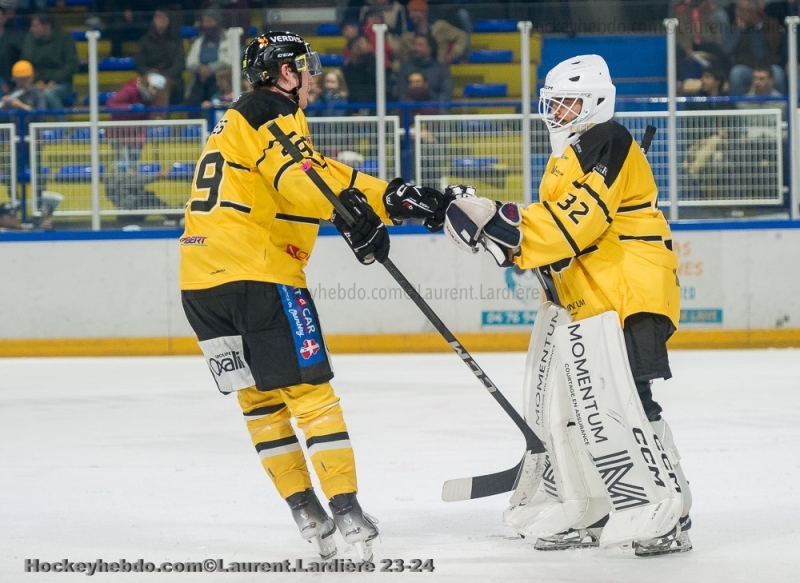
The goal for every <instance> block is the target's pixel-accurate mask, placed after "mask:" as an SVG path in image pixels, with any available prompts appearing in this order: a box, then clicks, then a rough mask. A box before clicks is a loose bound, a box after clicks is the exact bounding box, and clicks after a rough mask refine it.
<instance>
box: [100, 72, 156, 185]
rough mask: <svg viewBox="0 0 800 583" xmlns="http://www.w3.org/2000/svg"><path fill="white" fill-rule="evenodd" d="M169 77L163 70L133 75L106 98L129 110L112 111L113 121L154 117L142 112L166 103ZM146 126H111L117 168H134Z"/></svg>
mask: <svg viewBox="0 0 800 583" xmlns="http://www.w3.org/2000/svg"><path fill="white" fill-rule="evenodd" d="M166 88H167V79H166V77H164V75H162V74H161V73H158V72H156V71H150V72H148V73H145V74H144V75H140V76H139V77H137V78H135V79H131V80H130V81H128V82H127V83H125V84H124V85H123V86H122V87H120V88H119V91H117V92H116V93H115V94H114V95H112V96H111V97H110V98H109V100H108V101H107V102H106V107H108V108H110V109H121V110H127V112H126V113H113V114H111V120H112V121H138V120H144V119H150V117H151V116H150V114H147V113H144V112H142V110H143V109H145V108H146V107H153V106H158V105H164V104H165V103H166V101H167V90H166ZM146 135H147V132H146V129H145V127H144V126H142V125H132V126H121V127H109V128H107V129H106V137H107V138H108V139H109V141H110V142H111V144H113V146H114V155H115V157H116V162H117V172H119V173H125V172H132V171H134V166H135V164H136V163H137V162H138V161H139V157H140V155H141V153H142V146H144V141H145V137H146Z"/></svg>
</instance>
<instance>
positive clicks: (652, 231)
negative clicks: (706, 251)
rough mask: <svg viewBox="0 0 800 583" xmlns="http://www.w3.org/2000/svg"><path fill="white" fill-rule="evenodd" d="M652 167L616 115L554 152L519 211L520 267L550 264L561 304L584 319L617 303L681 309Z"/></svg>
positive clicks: (631, 310)
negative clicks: (535, 197) (535, 195)
mask: <svg viewBox="0 0 800 583" xmlns="http://www.w3.org/2000/svg"><path fill="white" fill-rule="evenodd" d="M657 196H658V189H657V187H656V184H655V180H654V179H653V172H652V170H651V169H650V165H649V164H648V162H647V159H646V158H645V155H644V154H643V153H642V151H641V149H640V148H639V146H638V145H637V144H636V142H635V141H634V140H633V138H632V136H631V134H630V133H629V132H628V130H627V129H625V128H624V127H623V126H621V125H619V124H618V123H616V122H614V121H609V122H605V123H601V124H598V125H596V126H594V127H592V128H590V129H589V130H587V131H586V132H585V133H584V134H583V135H581V136H580V138H579V139H578V140H577V141H576V142H575V143H573V145H572V146H571V147H569V148H567V150H566V151H565V153H564V154H563V155H562V156H560V157H555V156H551V157H550V160H549V161H548V164H547V168H546V169H545V173H544V176H543V177H542V182H541V185H540V187H539V202H538V203H534V204H532V205H530V206H528V207H527V208H526V209H524V210H523V211H522V225H521V228H522V231H523V240H522V253H521V254H520V255H519V256H518V257H517V258H516V259H515V262H516V263H517V265H519V266H520V267H521V268H523V269H530V268H534V267H542V266H547V265H550V266H551V271H552V274H553V279H554V281H555V285H556V291H557V292H558V296H559V300H560V302H561V304H562V305H563V306H564V307H566V308H567V309H569V311H570V313H571V314H572V317H573V319H575V320H581V319H583V318H588V317H591V316H595V315H597V314H599V313H602V312H605V311H608V310H616V311H617V312H618V313H619V315H620V320H621V322H622V321H624V320H625V318H627V317H628V316H629V315H631V314H635V313H638V312H652V313H655V314H663V315H665V316H667V317H668V318H669V319H670V320H672V322H673V324H675V326H676V327H677V325H678V319H679V316H680V286H679V284H678V276H677V268H678V259H677V256H676V255H675V253H673V251H672V240H671V234H670V229H669V225H668V224H667V221H666V219H665V218H664V215H663V214H662V213H661V211H660V210H658V208H657V205H656V199H657Z"/></svg>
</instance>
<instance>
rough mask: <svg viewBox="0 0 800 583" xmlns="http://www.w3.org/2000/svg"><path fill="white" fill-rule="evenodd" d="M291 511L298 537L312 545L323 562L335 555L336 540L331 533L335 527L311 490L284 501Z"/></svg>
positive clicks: (293, 495)
mask: <svg viewBox="0 0 800 583" xmlns="http://www.w3.org/2000/svg"><path fill="white" fill-rule="evenodd" d="M286 502H288V503H289V508H291V510H292V517H293V518H294V521H295V522H296V523H297V527H298V528H299V529H300V536H302V537H303V538H304V539H305V540H307V541H308V542H310V543H311V544H312V545H314V549H315V550H316V551H317V552H318V553H319V556H320V557H322V559H323V560H328V559H330V558H331V557H332V556H334V555H335V554H336V540H335V539H334V538H333V533H334V532H335V531H336V525H334V523H333V520H331V518H330V517H329V516H328V514H327V513H326V512H325V509H324V508H323V507H322V504H320V502H319V499H318V498H317V495H316V494H315V493H314V490H313V488H309V489H308V490H305V491H304V492H298V493H297V494H292V495H291V496H289V497H288V498H287V499H286Z"/></svg>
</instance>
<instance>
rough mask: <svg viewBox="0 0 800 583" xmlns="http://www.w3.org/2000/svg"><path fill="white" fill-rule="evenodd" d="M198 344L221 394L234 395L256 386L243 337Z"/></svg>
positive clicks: (218, 339) (225, 338)
mask: <svg viewBox="0 0 800 583" xmlns="http://www.w3.org/2000/svg"><path fill="white" fill-rule="evenodd" d="M198 344H199V345H200V350H202V351H203V356H205V359H206V364H208V369H209V370H210V371H211V376H212V377H214V382H216V383H217V388H218V389H219V392H220V393H224V394H228V393H233V392H234V391H241V390H242V389H246V388H247V387H252V386H253V385H255V384H256V381H255V379H254V378H253V373H252V372H250V366H249V365H248V364H247V362H246V361H245V359H244V343H243V342H242V337H241V336H220V337H219V338H212V339H210V340H203V341H202V342H198Z"/></svg>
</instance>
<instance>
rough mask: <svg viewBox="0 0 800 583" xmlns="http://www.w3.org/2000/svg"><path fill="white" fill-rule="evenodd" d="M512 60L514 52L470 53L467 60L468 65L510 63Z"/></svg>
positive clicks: (482, 51) (485, 51)
mask: <svg viewBox="0 0 800 583" xmlns="http://www.w3.org/2000/svg"><path fill="white" fill-rule="evenodd" d="M513 60H514V51H512V50H506V51H490V50H480V51H472V53H471V54H470V56H469V59H467V62H468V63H511V62H513Z"/></svg>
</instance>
